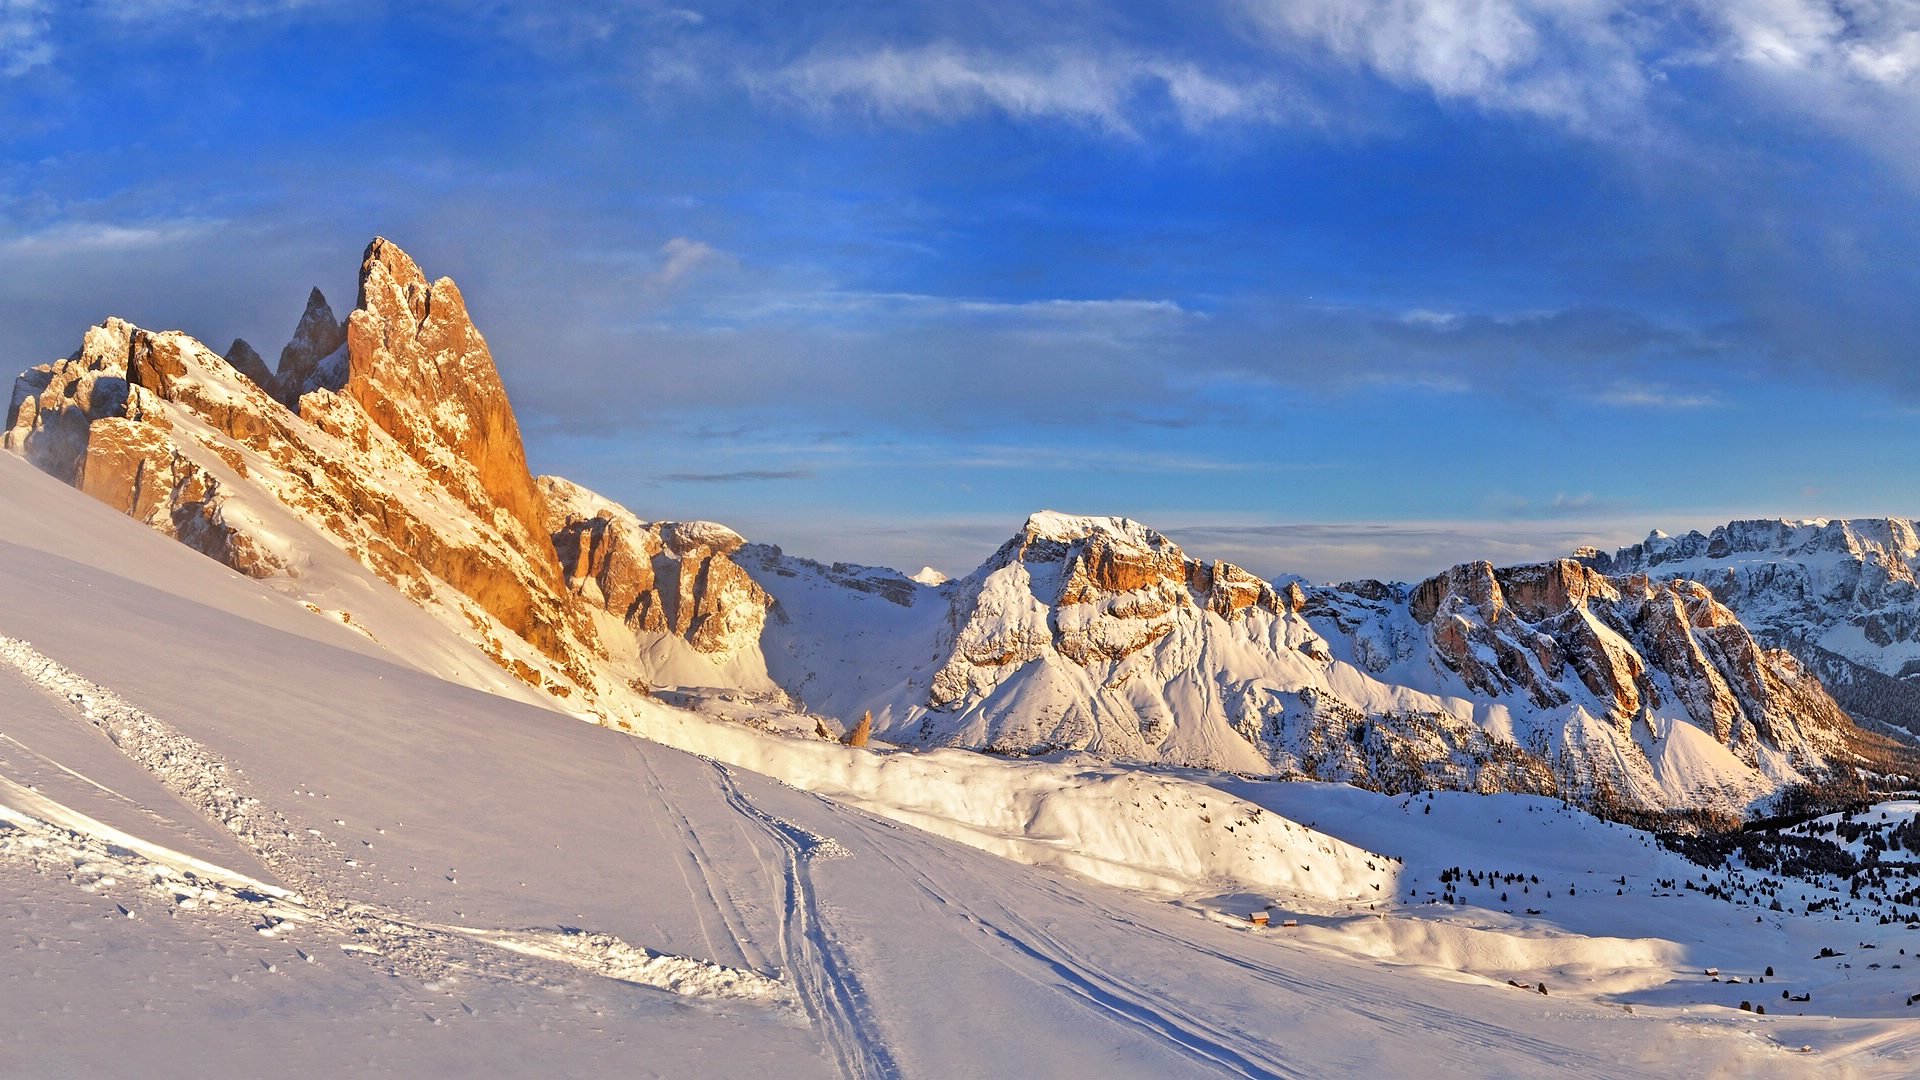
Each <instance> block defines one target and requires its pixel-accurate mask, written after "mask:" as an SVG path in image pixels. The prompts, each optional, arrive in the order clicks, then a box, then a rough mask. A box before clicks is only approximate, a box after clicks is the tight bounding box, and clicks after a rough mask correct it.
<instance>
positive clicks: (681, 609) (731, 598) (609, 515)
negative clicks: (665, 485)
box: [539, 476, 773, 663]
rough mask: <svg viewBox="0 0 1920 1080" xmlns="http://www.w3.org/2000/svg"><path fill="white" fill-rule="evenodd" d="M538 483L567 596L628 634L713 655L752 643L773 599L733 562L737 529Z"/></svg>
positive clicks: (563, 483)
mask: <svg viewBox="0 0 1920 1080" xmlns="http://www.w3.org/2000/svg"><path fill="white" fill-rule="evenodd" d="M539 484H540V488H541V493H542V497H543V500H544V502H545V505H546V507H547V510H548V518H547V527H548V530H549V531H550V532H551V533H552V536H553V543H554V547H555V549H556V550H557V551H558V552H559V557H560V564H561V567H562V569H563V571H564V573H565V576H566V581H567V587H568V588H569V589H571V590H572V591H573V592H574V593H575V594H577V595H579V596H582V597H584V598H585V599H586V600H587V601H588V602H589V603H591V604H593V605H594V606H595V607H598V608H601V609H603V610H605V611H606V612H607V613H608V614H611V615H613V616H614V617H615V618H618V619H619V620H620V621H621V623H622V624H624V625H625V627H626V628H627V630H628V631H630V632H632V633H635V634H640V635H645V634H665V635H672V636H674V637H678V638H682V639H684V640H685V641H686V642H687V643H688V644H689V645H691V646H692V647H693V648H694V650H695V651H696V652H698V653H700V654H701V655H703V656H706V657H708V658H710V659H712V660H714V661H716V662H719V663H724V662H726V661H729V660H732V659H733V658H734V657H737V656H740V655H741V654H743V653H745V652H747V651H748V650H751V649H757V648H758V646H759V643H760V631H761V628H762V627H763V626H765V625H766V620H767V612H768V609H769V608H770V607H771V606H772V603H773V599H772V597H770V596H768V595H767V592H766V590H765V589H763V588H761V587H760V585H759V584H758V583H756V582H755V581H754V580H753V578H752V577H750V576H748V574H747V572H746V571H745V570H743V569H741V568H740V566H739V565H738V564H736V563H735V562H734V561H733V559H732V556H733V554H734V553H735V552H737V551H739V550H740V548H741V546H742V545H743V544H744V543H745V541H744V540H742V539H741V537H740V535H739V534H738V533H735V532H734V531H733V530H731V529H728V528H726V527H725V526H723V525H716V524H714V523H712V522H708V521H690V522H689V521H667V522H653V523H650V524H649V523H646V522H642V521H640V520H639V519H638V518H636V517H634V516H633V514H632V513H630V512H628V511H627V510H626V509H625V508H624V507H621V506H619V505H618V504H616V503H612V502H609V501H608V500H606V499H603V498H601V497H600V496H598V495H595V494H594V493H592V492H590V491H588V490H586V489H585V488H582V487H580V486H579V485H577V484H574V483H571V482H569V481H567V480H563V479H561V478H559V477H556V476H543V477H541V478H540V480H539Z"/></svg>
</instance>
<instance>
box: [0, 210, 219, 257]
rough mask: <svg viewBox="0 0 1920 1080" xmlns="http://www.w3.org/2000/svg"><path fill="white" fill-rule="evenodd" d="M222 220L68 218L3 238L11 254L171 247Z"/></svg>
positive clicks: (3, 246)
mask: <svg viewBox="0 0 1920 1080" xmlns="http://www.w3.org/2000/svg"><path fill="white" fill-rule="evenodd" d="M222 224H223V223H222V222H219V221H207V220H197V219H184V220H178V221H150V222H142V223H140V224H117V223H114V222H104V221H67V222H62V223H60V224H58V225H51V226H48V227H47V228H44V229H39V230H36V231H33V232H26V233H20V234H18V235H15V236H11V237H7V238H6V239H4V240H0V251H5V252H7V253H8V254H11V255H22V256H30V255H41V256H62V257H65V256H71V255H76V254H79V255H85V254H98V253H112V252H133V251H148V250H155V249H162V248H168V247H172V246H175V245H179V244H181V243H184V242H186V241H189V240H194V239H198V238H199V237H202V236H205V235H206V234H207V233H209V232H211V231H213V230H215V229H217V228H219V227H221V225H222Z"/></svg>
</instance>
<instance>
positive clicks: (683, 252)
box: [641, 236, 737, 292]
mask: <svg viewBox="0 0 1920 1080" xmlns="http://www.w3.org/2000/svg"><path fill="white" fill-rule="evenodd" d="M734 265H737V261H736V260H735V259H734V257H733V256H731V255H728V254H727V253H726V252H723V251H720V250H718V249H716V248H714V247H713V246H711V245H709V244H705V243H702V242H701V241H699V240H689V239H687V238H686V237H684V236H676V237H673V238H672V239H670V240H668V241H667V242H666V243H664V244H662V245H660V254H659V265H658V266H657V267H656V268H655V269H653V270H652V271H650V272H649V273H648V274H647V275H646V276H645V277H644V278H643V279H641V284H642V286H643V287H644V288H646V289H647V290H649V291H652V292H665V291H666V290H668V289H671V288H673V287H674V286H676V285H678V284H679V283H680V282H681V281H682V280H683V279H685V278H688V277H691V276H693V275H694V274H697V273H699V272H701V271H702V270H708V269H713V268H716V267H726V266H734Z"/></svg>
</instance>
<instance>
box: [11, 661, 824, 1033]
mask: <svg viewBox="0 0 1920 1080" xmlns="http://www.w3.org/2000/svg"><path fill="white" fill-rule="evenodd" d="M0 663H4V664H6V665H7V666H10V667H12V668H14V669H15V670H17V671H19V672H20V673H21V674H22V675H24V676H25V677H26V678H27V679H28V680H29V681H30V682H32V683H33V684H34V685H35V686H37V687H39V688H40V689H42V690H43V691H45V692H47V693H49V694H52V695H54V696H56V697H58V698H60V699H61V700H62V701H63V702H64V703H65V704H66V705H67V706H68V707H69V708H71V709H73V710H74V711H75V712H76V713H78V714H79V715H80V716H81V717H82V718H84V719H86V720H87V721H88V722H90V723H91V724H93V726H94V727H96V728H98V729H99V730H100V731H101V733H102V734H104V735H105V736H106V737H107V738H108V739H109V740H110V741H111V742H112V743H113V744H114V746H115V747H117V748H118V749H119V750H120V752H121V753H123V754H125V755H127V757H128V758H130V759H132V760H133V761H134V762H135V763H136V764H138V765H140V766H141V767H143V768H145V769H146V770H147V771H148V772H149V773H151V774H152V775H153V776H154V778H155V779H157V780H158V781H160V783H161V785H162V786H164V787H165V788H166V789H167V790H168V791H171V792H173V793H174V794H175V795H177V796H179V797H180V798H181V799H183V800H184V801H186V802H187V804H188V805H189V806H191V807H193V808H194V809H195V810H197V811H199V812H200V813H202V814H204V815H205V816H206V817H208V818H209V819H211V820H212V821H214V822H217V823H218V824H220V825H221V826H222V827H224V828H225V829H226V830H227V831H228V832H230V833H232V834H233V835H234V837H236V838H237V839H239V840H240V841H241V842H242V844H244V845H245V846H246V847H247V848H248V850H250V851H251V852H252V853H253V854H254V856H255V857H257V858H258V859H259V860H260V862H261V864H262V865H264V866H266V867H267V868H268V869H269V870H271V871H273V873H274V874H275V876H276V877H278V878H279V879H280V880H281V881H282V882H283V883H287V884H294V883H297V884H298V886H299V887H298V889H297V891H290V892H286V893H281V892H280V890H278V889H269V890H267V891H262V890H257V889H252V888H247V887H244V884H242V883H222V882H219V881H215V880H213V879H212V878H210V877H209V876H208V875H207V874H206V872H205V871H206V870H208V869H210V868H208V867H205V866H199V865H198V863H199V861H198V860H195V859H192V858H191V857H189V856H185V855H180V854H179V853H177V852H168V851H166V850H165V849H161V848H158V847H157V846H153V845H143V846H145V847H147V851H146V853H145V854H144V855H143V854H142V853H141V852H139V851H136V850H133V849H131V848H130V847H129V846H128V845H127V844H125V843H122V842H121V841H122V840H126V839H129V838H127V837H125V836H124V835H123V834H121V833H119V832H118V831H117V830H114V829H112V828H111V827H109V826H106V825H103V824H101V823H99V822H97V821H94V820H93V819H92V818H89V817H87V816H86V815H84V814H80V813H78V812H77V811H73V810H70V809H68V808H66V807H63V806H60V805H59V804H57V803H54V802H52V800H49V799H46V798H45V797H44V796H39V795H38V794H37V793H35V792H31V791H29V790H26V789H20V788H18V786H17V785H14V784H11V783H8V784H7V785H6V786H5V788H4V789H0V796H7V793H8V792H9V791H11V792H13V794H12V795H11V796H7V797H8V798H10V800H11V801H13V802H20V803H22V804H23V805H24V808H23V807H13V806H9V805H7V803H6V802H4V801H0V857H8V858H12V859H13V860H15V861H22V862H26V863H27V864H28V865H30V866H32V867H34V868H35V869H36V870H38V871H40V872H42V873H46V874H50V875H59V874H61V873H64V874H65V876H66V877H67V879H68V880H69V881H71V882H73V883H74V884H76V885H79V886H80V887H82V888H85V889H87V890H88V891H98V890H99V889H102V888H111V887H114V886H117V885H119V884H120V883H121V881H122V880H123V879H124V880H125V881H130V882H145V883H147V884H148V885H149V886H151V887H152V888H153V889H154V890H155V891H158V892H159V893H160V894H161V895H163V896H165V897H168V898H170V899H171V901H172V902H173V903H174V905H175V906H176V907H178V908H180V909H183V910H196V909H201V908H210V907H218V908H232V907H233V906H234V905H235V904H239V905H244V906H245V908H246V909H247V910H249V911H251V912H252V913H254V914H257V915H258V916H259V917H260V922H259V923H258V924H257V925H256V927H255V928H256V929H257V930H259V931H260V932H261V933H262V934H264V935H267V936H276V935H278V934H279V933H281V932H282V929H281V928H282V927H283V926H286V927H295V926H298V925H299V924H302V923H307V924H311V925H313V926H314V927H315V928H317V929H319V930H322V931H331V932H333V933H335V934H339V935H343V936H344V940H342V941H340V942H339V946H340V948H341V950H342V951H343V952H350V953H359V954H364V955H367V956H369V957H370V958H376V957H377V958H379V960H380V961H381V962H383V963H384V964H385V965H386V966H387V967H388V970H389V971H390V972H391V973H392V974H395V975H404V976H407V977H410V978H414V979H418V980H421V981H424V982H432V981H437V980H439V979H442V978H445V977H448V976H453V975H459V974H471V975H478V976H484V977H490V978H498V979H505V980H508V981H512V982H519V983H526V984H531V985H536V986H551V985H554V983H553V981H552V980H551V979H550V978H549V977H548V976H547V975H546V974H544V973H543V972H542V971H541V969H540V967H539V966H538V965H529V964H527V963H526V962H525V960H524V959H523V958H533V959H536V960H540V961H545V962H547V963H549V964H559V965H562V966H564V967H567V968H571V969H573V970H575V971H581V972H586V973H589V974H593V975H598V976H602V977H605V978H610V979H616V980H619V981H622V982H629V983H635V984H638V985H644V986H651V987H654V988H656V989H661V990H666V991H669V992H672V993H676V994H681V995H685V996H692V997H708V998H732V999H742V1000H751V1001H761V1002H785V1001H789V1000H791V997H792V995H791V993H790V991H789V989H788V988H787V986H786V985H785V984H784V983H781V982H779V981H777V980H774V979H769V978H767V977H766V976H764V975H761V974H759V973H758V972H753V971H745V970H741V969H737V968H730V967H726V966H724V965H721V964H714V963H709V962H707V961H702V960H695V959H693V958H691V957H684V956H675V955H672V954H668V953H660V952H655V951H654V950H651V949H643V948H639V947H636V946H634V945H631V944H629V943H627V942H625V941H622V940H621V939H619V938H617V937H615V936H613V935H611V934H603V933H593V932H589V931H584V930H579V929H575V928H571V927H562V928H560V929H559V930H557V931H555V930H547V929H522V930H481V929H473V928H468V927H456V926H437V925H433V924H430V923H421V922H413V921H410V920H407V919H404V918H401V917H399V916H397V915H395V914H392V913H388V912H385V911H382V910H380V909H378V908H376V907H373V906H371V905H368V904H364V903H359V902H355V901H349V900H346V899H343V898H341V897H338V896H335V895H333V894H332V893H331V891H330V890H329V889H328V888H327V886H326V873H327V870H328V869H330V864H331V863H332V862H333V861H335V860H338V859H341V857H340V856H338V855H337V850H338V849H337V848H335V847H334V845H333V844H332V843H331V842H330V841H327V840H326V839H325V838H324V837H319V836H315V835H311V834H306V833H302V832H299V831H296V830H295V828H294V827H293V826H292V824H291V823H290V822H288V821H287V819H286V818H285V817H284V816H282V815H281V814H280V813H279V812H278V811H276V810H274V809H273V808H271V807H269V806H266V805H265V804H263V803H262V802H261V801H260V800H259V799H257V798H255V797H253V796H252V795H250V794H248V793H247V792H246V790H245V785H244V782H243V781H241V780H239V779H238V776H239V770H238V769H235V768H233V767H232V766H230V765H229V764H228V763H226V762H224V761H222V760H220V758H219V757H218V756H217V755H215V754H214V753H212V752H211V751H209V750H207V749H206V748H205V747H203V746H201V745H200V744H199V743H198V742H196V741H194V740H193V739H191V738H189V737H187V736H185V735H183V734H181V733H180V732H178V731H176V730H174V729H173V728H172V727H171V726H169V725H168V724H167V723H165V722H164V721H162V720H160V719H158V718H157V717H155V716H153V715H152V714H150V713H147V712H145V711H144V710H142V709H140V708H138V707H136V706H134V705H132V704H130V703H128V702H127V701H125V700H124V699H122V698H121V697H120V696H119V695H118V694H115V693H114V692H113V691H112V690H110V689H108V688H106V687H104V686H101V685H100V684H98V683H96V682H93V681H92V680H90V679H87V678H86V677H85V676H82V675H80V674H78V673H76V672H74V671H72V670H69V669H68V668H66V667H64V666H62V665H61V664H59V663H58V662H56V661H54V660H53V659H51V658H49V657H47V656H46V655H44V654H42V653H40V652H39V651H37V650H35V649H34V648H33V647H32V646H31V645H30V644H28V643H27V642H25V641H21V640H19V639H17V638H11V637H6V636H4V635H0ZM135 843H139V841H137V840H135ZM170 856H172V857H170ZM196 871H198V872H196ZM225 873H228V874H231V872H230V871H225ZM232 876H233V877H234V878H235V879H236V882H244V880H245V879H244V875H238V874H232ZM276 894H277V895H276ZM122 910H123V911H125V910H126V909H125V908H124V906H123V907H122ZM129 914H130V913H129ZM475 945H480V946H483V947H482V948H479V949H475V948H474V946H475Z"/></svg>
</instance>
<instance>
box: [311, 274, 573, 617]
mask: <svg viewBox="0 0 1920 1080" xmlns="http://www.w3.org/2000/svg"><path fill="white" fill-rule="evenodd" d="M311 310H312V309H311V307H309V311H311ZM302 325H303V326H304V325H305V324H304V321H303V324H302ZM346 343H347V372H346V383H345V385H344V386H343V387H342V388H341V390H340V392H341V393H342V394H343V395H344V396H346V397H349V398H352V399H353V400H354V401H355V402H357V403H358V404H359V405H360V408H361V409H362V411H364V412H365V413H366V414H367V416H368V418H369V419H371V420H372V421H373V423H374V424H375V425H376V426H378V427H380V428H381V429H382V430H384V431H385V432H386V433H387V434H388V435H390V436H392V437H393V439H394V441H395V442H396V443H398V444H399V445H400V446H401V447H402V448H404V449H405V450H406V451H407V452H408V453H409V454H411V455H412V456H413V458H414V460H416V461H418V462H419V463H420V464H421V465H422V466H423V467H425V468H426V469H427V471H428V472H430V473H432V474H433V475H434V477H435V478H436V479H437V480H439V481H440V482H441V483H442V485H443V486H445V487H446V488H447V489H448V490H449V491H450V492H451V493H452V494H453V495H454V496H455V497H457V498H459V499H460V500H461V501H462V502H464V503H465V504H466V505H467V508H468V509H469V510H471V511H473V513H474V514H476V515H478V516H480V517H482V518H483V519H492V518H494V517H495V516H496V513H497V512H500V511H504V512H505V514H506V516H507V517H508V518H509V519H511V521H512V523H513V524H512V525H504V527H505V528H506V530H507V531H508V532H509V533H510V534H511V535H510V536H509V538H508V539H509V540H510V541H511V542H513V543H515V544H517V545H521V547H522V550H523V551H525V552H527V553H528V555H529V557H530V558H531V559H532V560H533V561H534V562H535V563H536V566H537V568H538V569H539V570H540V571H541V572H542V573H543V574H544V575H546V576H547V578H548V579H549V581H550V582H551V583H552V584H553V585H555V586H558V585H559V583H560V578H559V574H560V565H559V559H558V557H557V556H556V555H555V554H554V553H553V543H552V540H551V539H550V537H549V535H548V533H547V530H546V508H545V506H544V505H543V504H542V502H541V499H540V492H539V489H538V488H537V487H536V486H535V484H534V482H533V477H532V475H531V474H529V473H528V471H527V456H526V450H525V448H524V447H523V445H522V444H521V440H520V425H519V423H518V421H516V420H515V419H514V415H513V409H512V408H511V407H510V406H509V405H508V403H507V393H506V389H505V388H504V387H503V386H501V384H500V375H499V372H498V371H497V370H496V369H495V368H494V365H493V356H492V354H491V353H490V352H489V351H488V350H487V343H486V340H485V339H484V338H482V337H481V336H480V331H479V330H477V329H476V328H475V327H474V325H473V321H472V320H471V319H470V318H468V316H467V306H466V302H465V301H464V300H463V299H462V298H461V296H460V289H459V287H458V286H456V285H454V283H453V280H452V279H451V278H440V279H439V280H437V281H434V282H432V283H431V284H429V283H428V281H427V279H426V276H425V275H424V274H422V273H421V272H420V267H419V266H417V265H416V264H415V263H414V261H413V260H412V259H411V258H409V257H408V256H407V254H406V252H404V251H401V250H400V248H399V247H398V246H396V245H394V244H393V243H392V242H390V241H388V240H386V239H384V238H376V239H375V240H374V241H373V242H372V243H371V244H369V245H368V246H367V251H366V255H365V257H364V258H363V259H362V260H361V269H360V301H359V305H358V306H357V307H356V308H355V309H354V311H353V313H352V314H351V315H349V316H348V317H347V327H346ZM302 411H303V414H304V406H303V409H302ZM514 526H517V528H515V527H514Z"/></svg>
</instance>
